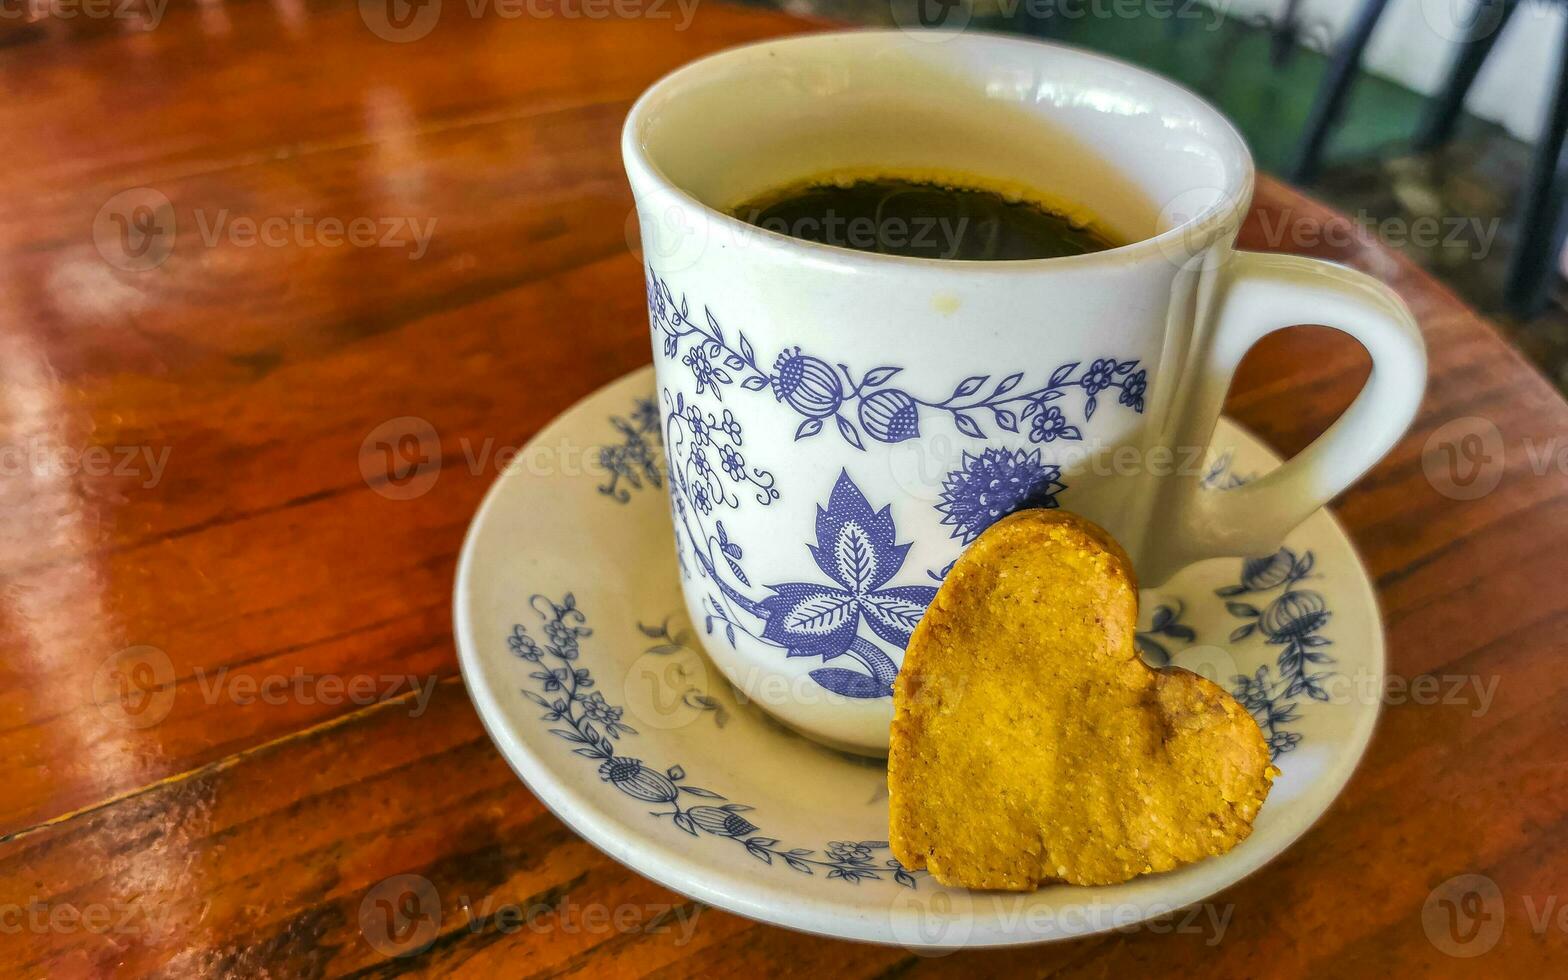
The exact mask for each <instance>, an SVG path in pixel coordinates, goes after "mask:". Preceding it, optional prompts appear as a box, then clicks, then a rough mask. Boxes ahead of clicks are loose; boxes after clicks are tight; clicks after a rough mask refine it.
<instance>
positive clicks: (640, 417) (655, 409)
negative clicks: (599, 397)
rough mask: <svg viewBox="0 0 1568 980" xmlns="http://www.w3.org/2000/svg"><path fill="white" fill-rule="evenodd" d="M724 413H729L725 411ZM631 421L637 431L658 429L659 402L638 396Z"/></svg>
mask: <svg viewBox="0 0 1568 980" xmlns="http://www.w3.org/2000/svg"><path fill="white" fill-rule="evenodd" d="M725 414H726V415H728V414H729V413H728V412H726V413H725ZM632 423H633V424H634V425H636V426H637V431H638V432H657V431H658V430H659V403H658V402H656V401H654V400H653V399H652V398H639V399H637V401H636V402H634V403H633V405H632Z"/></svg>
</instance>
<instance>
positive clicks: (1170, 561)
mask: <svg viewBox="0 0 1568 980" xmlns="http://www.w3.org/2000/svg"><path fill="white" fill-rule="evenodd" d="M1216 278H1217V280H1218V282H1217V283H1216V289H1215V293H1214V300H1213V301H1212V303H1211V304H1210V308H1211V309H1216V310H1217V314H1216V315H1215V316H1214V317H1212V319H1211V322H1213V323H1214V328H1213V330H1212V331H1210V333H1209V336H1208V338H1207V342H1206V343H1203V342H1200V343H1199V345H1198V346H1197V349H1196V351H1195V352H1194V354H1193V355H1192V356H1193V358H1194V361H1193V366H1192V368H1191V370H1190V372H1188V376H1189V377H1190V378H1192V379H1193V380H1192V382H1191V383H1190V385H1189V386H1187V388H1188V397H1187V405H1186V407H1185V409H1182V408H1178V409H1177V411H1176V412H1175V413H1174V417H1175V418H1177V419H1179V420H1183V421H1180V422H1178V424H1177V431H1175V432H1173V433H1171V434H1170V440H1171V441H1170V444H1171V445H1174V446H1208V445H1209V444H1210V443H1211V442H1212V440H1213V438H1214V428H1215V425H1216V423H1217V422H1218V421H1219V416H1220V410H1221V407H1222V406H1223V404H1224V400H1225V392H1226V391H1227V390H1228V389H1229V388H1230V383H1231V378H1232V376H1233V375H1235V373H1236V367H1237V365H1239V364H1240V363H1241V359H1242V356H1243V355H1244V354H1246V353H1247V350H1248V349H1249V348H1251V347H1252V345H1253V344H1255V343H1257V342H1258V341H1259V340H1260V339H1262V338H1263V337H1264V336H1265V335H1267V334H1270V333H1273V332H1274V331H1276V330H1280V329H1283V328H1285V327H1289V326H1294V325H1295V324H1298V323H1322V324H1326V325H1328V326H1331V327H1333V328H1335V329H1337V330H1340V331H1343V332H1344V333H1347V334H1349V335H1350V336H1352V337H1354V338H1356V340H1358V341H1360V342H1361V344H1362V346H1363V347H1365V348H1366V350H1367V353H1368V354H1370V355H1371V357H1372V374H1371V377H1370V378H1368V379H1367V383H1366V386H1365V387H1364V388H1362V390H1361V393H1360V394H1359V395H1357V396H1356V400H1355V401H1354V402H1352V403H1351V405H1350V407H1349V408H1348V409H1346V410H1345V412H1344V414H1342V415H1341V416H1340V417H1339V418H1338V419H1337V420H1335V422H1334V424H1333V425H1331V426H1329V428H1328V430H1327V431H1325V432H1324V433H1323V434H1322V435H1320V436H1318V437H1317V439H1315V440H1314V441H1313V442H1312V444H1311V445H1310V446H1308V447H1307V448H1306V449H1303V450H1302V451H1301V452H1300V453H1297V454H1296V455H1295V456H1294V457H1292V458H1291V459H1289V460H1287V461H1285V463H1283V464H1282V465H1280V466H1279V467H1278V468H1277V469H1275V470H1274V471H1273V472H1271V473H1269V474H1268V475H1266V476H1264V477H1262V478H1260V479H1258V480H1254V481H1252V482H1250V483H1247V484H1244V485H1242V486H1239V487H1234V488H1231V489H1228V490H1206V489H1204V487H1203V478H1202V475H1201V474H1197V473H1186V474H1183V475H1181V476H1180V477H1178V478H1177V480H1176V481H1175V482H1174V484H1173V490H1174V492H1172V493H1169V494H1166V495H1164V499H1163V501H1162V502H1160V503H1158V504H1157V505H1156V508H1155V512H1154V514H1153V520H1152V521H1151V526H1152V527H1153V528H1155V529H1156V531H1155V535H1156V536H1155V537H1154V538H1153V539H1152V540H1151V541H1150V544H1151V545H1153V547H1152V548H1151V549H1150V551H1151V557H1152V558H1153V559H1154V560H1152V561H1151V562H1149V567H1148V568H1147V569H1146V570H1144V571H1143V575H1142V577H1144V578H1145V579H1146V582H1147V584H1149V585H1158V584H1160V583H1161V582H1163V581H1165V580H1166V579H1168V578H1169V577H1170V576H1171V575H1173V574H1175V572H1176V571H1178V570H1179V569H1181V568H1182V567H1183V566H1185V565H1187V564H1189V563H1190V562H1194V561H1198V560H1200V559H1203V558H1215V557H1221V556H1230V557H1238V556H1239V557H1251V556H1257V555H1264V554H1268V553H1270V552H1272V551H1273V550H1275V549H1276V548H1278V547H1279V546H1280V544H1281V543H1283V541H1284V539H1285V535H1286V534H1288V533H1290V531H1291V530H1293V529H1294V528H1295V527H1296V525H1298V524H1300V523H1301V522H1302V521H1303V520H1305V519H1306V518H1307V517H1308V516H1310V515H1311V514H1312V513H1313V512H1314V511H1316V510H1317V509H1318V508H1319V507H1322V506H1323V505H1324V504H1326V503H1328V502H1329V500H1331V499H1333V498H1334V497H1335V496H1336V495H1338V494H1339V493H1340V492H1342V491H1343V490H1345V488H1347V487H1349V486H1350V484H1352V483H1353V482H1355V481H1356V480H1357V479H1358V478H1360V477H1361V475H1362V474H1363V473H1365V472H1366V471H1367V470H1369V469H1371V468H1372V466H1373V465H1374V464H1376V463H1377V461H1378V460H1380V459H1382V458H1383V456H1384V455H1385V454H1386V453H1387V452H1388V451H1389V450H1390V449H1392V448H1393V446H1394V443H1396V442H1397V441H1398V440H1399V437H1400V436H1401V435H1403V434H1404V432H1405V429H1406V428H1408V427H1409V425H1410V422H1411V420H1412V419H1413V418H1414V417H1415V413H1416V409H1417V408H1418V407H1419V405H1420V403H1421V395H1422V391H1423V389H1424V388H1425V385H1426V345H1425V344H1424V343H1423V341H1422V339H1421V331H1420V329H1419V328H1418V327H1417V326H1416V321H1415V318H1414V317H1413V316H1411V314H1410V310H1409V308H1407V307H1406V306H1405V304H1404V302H1403V301H1401V300H1400V299H1399V297H1398V296H1397V295H1395V293H1394V291H1393V290H1391V289H1389V288H1388V287H1387V286H1385V285H1384V284H1383V283H1381V282H1379V281H1378V280H1376V279H1374V278H1372V277H1371V276H1368V275H1366V274H1364V273H1361V272H1357V271H1355V270H1353V269H1347V268H1345V267H1344V266H1340V265H1335V264H1334V263H1331V262H1324V261H1322V260H1320V259H1311V258H1305V257H1302V256H1296V255H1274V254H1267V253H1259V252H1235V253H1232V254H1231V255H1230V257H1229V261H1227V262H1226V263H1225V266H1224V268H1223V269H1222V271H1221V274H1220V275H1219V276H1217V277H1216ZM1159 529H1164V530H1163V531H1161V530H1159Z"/></svg>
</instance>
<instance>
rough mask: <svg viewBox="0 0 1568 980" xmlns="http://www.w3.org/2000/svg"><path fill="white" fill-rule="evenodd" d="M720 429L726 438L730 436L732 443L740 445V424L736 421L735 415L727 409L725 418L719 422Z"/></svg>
mask: <svg viewBox="0 0 1568 980" xmlns="http://www.w3.org/2000/svg"><path fill="white" fill-rule="evenodd" d="M719 428H720V429H722V430H723V432H724V434H725V435H726V436H729V439H730V442H733V443H734V444H735V445H737V446H738V445H740V422H738V421H736V419H735V413H733V412H731V411H730V410H729V409H727V408H726V409H725V410H724V418H723V419H722V420H721V421H720V422H719Z"/></svg>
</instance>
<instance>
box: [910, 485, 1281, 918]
mask: <svg viewBox="0 0 1568 980" xmlns="http://www.w3.org/2000/svg"><path fill="white" fill-rule="evenodd" d="M1137 617H1138V589H1137V583H1136V581H1135V580H1134V578H1133V572H1132V564H1131V562H1130V561H1129V560H1128V558H1127V555H1126V553H1125V552H1124V551H1122V549H1121V547H1120V546H1119V545H1117V544H1116V542H1115V541H1114V540H1113V539H1112V538H1111V537H1110V535H1108V534H1107V533H1106V532H1105V531H1104V530H1102V529H1101V528H1099V527H1098V526H1096V525H1094V524H1093V523H1091V522H1089V521H1086V520H1084V519H1083V518H1080V517H1078V516H1076V515H1073V514H1069V513H1066V512H1064V511H1059V510H1029V511H1023V512H1021V513H1018V514H1014V515H1013V516H1011V517H1008V518H1006V519H1005V520H1002V521H999V522H998V523H997V524H995V525H993V526H992V527H991V528H990V529H989V530H987V531H986V532H985V533H984V534H982V535H981V536H980V537H979V539H977V540H976V541H975V542H974V544H973V545H971V546H970V547H969V549H968V550H967V551H965V552H964V554H963V556H962V557H961V558H960V559H959V560H958V563H957V564H956V565H954V566H953V568H952V570H951V571H950V572H949V573H948V575H947V579H946V580H945V582H944V583H943V585H942V588H941V589H940V591H938V593H937V596H936V600H935V601H934V602H933V603H932V604H931V607H930V609H929V610H928V611H927V612H926V614H925V617H924V618H923V619H922V620H921V621H920V625H919V627H918V628H916V630H915V632H914V636H913V637H912V638H911V640H910V644H909V649H908V652H907V653H906V654H905V657H904V666H903V669H902V670H901V672H900V673H899V675H898V680H897V681H896V683H895V685H894V701H893V704H894V718H893V730H892V748H891V752H890V755H889V757H888V788H889V792H890V795H891V797H892V799H891V818H892V827H891V831H890V836H891V841H890V843H891V845H892V850H893V854H894V856H895V857H897V858H898V860H899V861H900V862H902V863H903V864H904V866H905V867H909V868H920V867H924V868H927V869H928V870H929V871H930V872H931V875H932V877H934V878H936V880H937V881H939V882H941V883H943V884H945V885H958V886H964V887H968V888H985V889H1005V890H1009V891H1025V890H1029V889H1033V888H1036V887H1038V886H1039V885H1040V884H1042V883H1046V882H1052V881H1065V882H1069V883H1072V884H1077V885H1108V884H1115V883H1117V882H1122V881H1126V880H1128V879H1130V878H1133V877H1136V876H1137V875H1141V874H1147V873H1150V872H1155V871H1169V870H1171V869H1172V868H1177V867H1180V866H1181V865H1184V864H1190V863H1192V862H1194V861H1198V860H1201V859H1203V858H1205V857H1209V856H1211V855H1215V854H1223V853H1225V852H1226V851H1229V850H1230V849H1231V848H1232V847H1235V846H1236V844H1237V843H1239V842H1240V841H1242V840H1245V839H1246V837H1247V835H1248V834H1250V833H1251V832H1252V821H1253V819H1254V818H1255V817H1256V816H1257V813H1258V808H1259V807H1261V806H1262V805H1263V800H1264V798H1265V797H1267V796H1268V792H1269V787H1270V785H1271V783H1272V782H1273V779H1274V777H1275V776H1276V775H1278V770H1277V769H1275V768H1274V767H1273V766H1272V765H1270V763H1269V752H1268V746H1267V744H1266V743H1265V742H1264V739H1263V733H1262V732H1261V731H1259V729H1258V726H1257V723H1256V722H1255V721H1253V719H1252V716H1251V715H1250V714H1248V713H1247V712H1246V711H1245V710H1244V709H1243V708H1242V707H1241V705H1239V704H1237V703H1236V701H1235V700H1234V699H1233V698H1231V696H1230V695H1229V694H1227V693H1226V692H1225V691H1224V690H1222V689H1221V688H1220V687H1218V686H1217V685H1215V684H1213V683H1211V682H1209V681H1207V680H1204V679H1203V678H1202V677H1199V676H1198V675H1197V674H1194V673H1192V672H1191V671H1187V670H1182V669H1180V668H1165V669H1161V670H1155V669H1153V668H1150V667H1148V666H1147V665H1145V664H1144V662H1143V661H1142V660H1141V659H1140V658H1139V656H1138V654H1137V648H1136V647H1135V646H1134V643H1133V633H1134V630H1135V629H1136V628H1137Z"/></svg>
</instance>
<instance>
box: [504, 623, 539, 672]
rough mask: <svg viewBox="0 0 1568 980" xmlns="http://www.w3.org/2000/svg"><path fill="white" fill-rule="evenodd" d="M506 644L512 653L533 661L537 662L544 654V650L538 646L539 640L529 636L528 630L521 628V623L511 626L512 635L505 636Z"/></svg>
mask: <svg viewBox="0 0 1568 980" xmlns="http://www.w3.org/2000/svg"><path fill="white" fill-rule="evenodd" d="M506 645H507V646H508V647H510V648H511V649H512V652H513V653H515V654H517V655H518V656H519V657H521V658H523V659H524V660H529V661H532V662H533V663H538V662H539V660H540V658H542V657H543V656H544V650H543V649H541V648H540V646H539V641H537V640H535V639H534V638H533V637H531V636H529V635H528V631H527V630H526V629H524V628H523V626H522V624H521V623H519V624H518V625H516V626H514V627H512V635H511V636H508V637H507V638H506Z"/></svg>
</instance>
